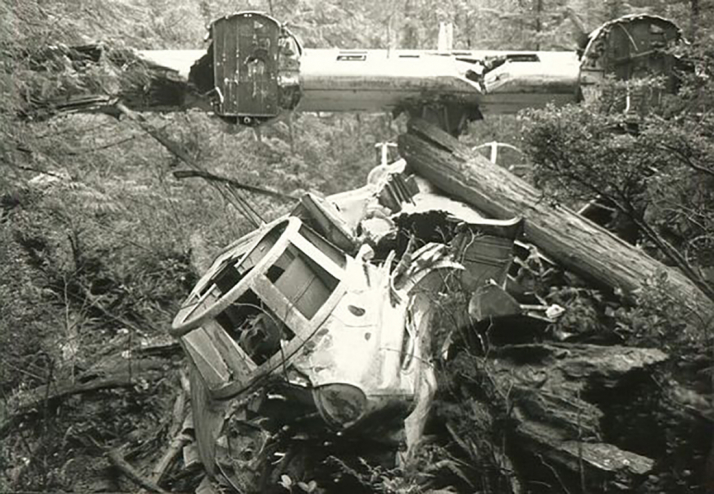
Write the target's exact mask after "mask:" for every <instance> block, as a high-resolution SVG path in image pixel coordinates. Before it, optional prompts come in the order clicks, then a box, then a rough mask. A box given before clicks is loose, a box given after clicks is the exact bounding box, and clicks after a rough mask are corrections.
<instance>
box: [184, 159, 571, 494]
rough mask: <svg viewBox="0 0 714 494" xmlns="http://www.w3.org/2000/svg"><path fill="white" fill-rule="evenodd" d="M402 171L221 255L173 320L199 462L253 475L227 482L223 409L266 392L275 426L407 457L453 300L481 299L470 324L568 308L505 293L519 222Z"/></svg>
mask: <svg viewBox="0 0 714 494" xmlns="http://www.w3.org/2000/svg"><path fill="white" fill-rule="evenodd" d="M403 168H404V163H403V162H401V163H397V164H394V165H391V166H389V167H388V168H387V169H382V170H378V172H377V173H375V174H373V176H372V180H373V182H372V183H370V184H368V185H367V186H366V187H364V188H363V189H359V190H357V191H352V192H347V193H343V194H338V195H336V196H332V197H331V198H329V200H323V199H319V198H317V197H316V196H314V195H311V194H308V195H306V196H305V197H304V198H303V199H302V201H301V203H300V205H299V206H298V207H297V208H296V209H295V211H293V213H292V214H291V215H290V216H289V217H287V218H281V219H279V220H277V221H274V222H272V223H270V224H268V225H265V226H263V227H261V228H260V229H258V230H257V231H255V232H253V233H251V234H249V235H247V236H245V237H244V238H242V239H240V240H239V241H237V242H236V243H234V244H232V245H231V246H229V247H228V248H227V249H225V250H224V251H223V252H222V253H221V254H220V255H218V256H217V258H216V260H215V261H214V263H213V265H212V266H211V268H210V269H209V270H208V271H207V273H206V274H205V275H204V276H203V277H202V279H201V280H200V281H199V282H198V284H197V285H196V287H195V288H194V290H193V291H192V293H191V295H190V296H189V297H188V299H187V300H186V302H185V303H184V304H183V308H182V309H181V311H180V312H179V313H178V314H177V316H176V318H175V319H174V323H173V328H172V333H173V334H174V335H175V336H177V337H180V338H181V343H182V345H183V347H184V349H185V351H186V353H187V354H188V355H189V357H190V359H191V362H192V365H193V369H194V374H193V381H192V400H193V401H192V403H193V406H194V421H195V427H196V435H197V439H198V447H199V450H200V452H201V457H202V460H203V462H204V465H206V467H207V468H208V471H209V472H214V471H215V469H216V468H217V470H218V471H219V472H220V473H222V474H223V476H224V477H226V478H228V479H229V480H230V482H231V483H232V484H233V485H234V487H236V488H238V489H239V490H243V489H245V488H246V486H245V485H243V484H242V481H243V480H244V475H245V472H243V473H237V472H233V468H234V463H233V461H234V460H235V458H231V457H230V454H229V453H228V450H227V449H226V448H227V447H228V446H227V442H226V441H230V434H231V428H230V425H229V424H231V422H230V418H228V417H227V416H226V415H224V413H226V412H225V411H224V410H222V409H221V406H218V407H217V406H216V404H218V403H221V404H223V407H224V408H225V409H229V410H231V411H230V413H236V411H235V410H232V407H231V406H230V404H231V403H235V402H239V403H243V402H244V401H243V400H241V397H244V396H246V395H251V393H252V395H253V396H255V395H256V389H262V393H258V394H260V395H261V396H262V398H263V399H264V400H266V401H270V400H271V399H272V400H273V401H275V402H277V411H278V414H279V415H286V413H285V411H284V410H282V408H297V409H298V410H297V411H295V416H293V417H291V419H292V421H294V420H296V419H297V418H300V417H312V420H313V421H316V420H317V421H320V422H321V423H322V424H323V425H322V426H321V427H324V428H328V429H332V430H334V431H336V432H340V433H342V432H344V431H350V432H352V431H357V434H374V433H378V434H380V435H381V436H382V437H383V438H384V440H385V441H392V443H393V446H394V447H395V448H396V447H397V446H399V445H403V446H405V447H406V452H405V455H406V456H405V457H408V455H409V454H410V448H412V447H413V446H414V445H415V444H416V443H417V441H418V440H419V439H420V438H421V433H422V429H423V426H424V421H425V419H426V415H427V412H428V409H429V405H430V402H431V399H432V397H433V394H434V392H435V389H436V378H435V375H434V369H433V364H432V363H431V357H430V353H431V337H432V333H433V331H434V327H435V325H438V324H440V323H439V322H438V321H436V320H435V316H436V315H437V314H438V313H439V308H438V305H439V304H446V302H445V301H444V296H445V294H446V292H447V291H448V290H458V291H463V292H464V293H472V294H473V295H472V296H471V297H470V299H469V300H466V304H467V305H468V306H469V308H470V311H471V314H472V316H473V317H474V318H475V319H476V320H487V319H489V318H492V317H499V316H503V317H506V316H524V317H537V318H540V319H543V320H550V319H549V318H550V317H557V315H559V313H560V311H561V310H562V309H560V308H559V307H557V306H556V307H541V306H523V305H521V304H519V303H518V302H517V301H516V300H515V299H514V298H513V297H512V296H510V295H509V294H508V293H507V292H506V291H505V290H504V287H505V285H506V279H507V274H508V271H509V268H510V267H511V264H512V258H513V244H514V241H515V239H516V238H517V237H519V236H520V234H521V232H522V226H523V225H522V220H521V219H513V220H506V221H498V220H489V219H485V218H483V217H481V216H480V215H479V214H478V213H477V212H476V211H474V210H473V209H470V208H468V207H467V206H464V205H463V204H460V203H458V202H455V201H451V200H449V199H448V198H446V197H444V196H442V195H439V194H435V193H433V192H430V189H431V187H430V186H429V184H428V183H427V182H425V181H423V180H420V179H417V178H416V177H414V176H406V175H405V174H404V173H403V171H400V169H402V170H403ZM397 253H399V256H398V258H397ZM455 316H456V317H457V318H462V319H463V318H464V317H468V316H467V315H466V313H465V312H464V313H463V314H455ZM273 407H276V405H273ZM215 408H218V409H219V410H220V411H218V412H216V413H217V414H216V415H211V414H210V413H206V412H205V411H204V410H211V409H215ZM266 408H267V410H270V408H271V406H270V405H269V404H267V405H266ZM242 412H243V413H245V410H243V411H242ZM273 412H275V409H274V410H273ZM263 413H266V414H267V415H270V411H267V412H263ZM288 415H290V413H288ZM287 423H288V424H289V423H291V420H288V421H287ZM233 450H234V451H240V448H235V446H234V448H233ZM231 472H233V475H232V474H231Z"/></svg>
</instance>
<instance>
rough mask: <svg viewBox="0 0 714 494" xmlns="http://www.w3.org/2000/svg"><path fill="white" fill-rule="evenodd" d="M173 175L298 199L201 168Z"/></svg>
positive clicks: (179, 177) (291, 199) (178, 177)
mask: <svg viewBox="0 0 714 494" xmlns="http://www.w3.org/2000/svg"><path fill="white" fill-rule="evenodd" d="M174 177H176V178H177V179H179V180H180V179H182V178H203V179H206V180H214V181H216V182H222V183H225V184H228V185H230V186H231V187H235V188H237V189H240V190H247V191H249V192H255V193H256V194H263V195H266V196H270V197H275V198H277V199H282V200H284V201H298V200H299V199H298V198H296V197H293V196H291V195H289V194H283V193H282V192H278V191H276V190H271V189H266V188H264V187H258V186H256V185H248V184H244V183H241V182H239V181H237V180H234V179H232V178H228V177H221V176H219V175H215V174H213V173H210V172H207V171H203V170H176V171H175V172H174Z"/></svg>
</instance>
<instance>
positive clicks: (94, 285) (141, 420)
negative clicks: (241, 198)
mask: <svg viewBox="0 0 714 494" xmlns="http://www.w3.org/2000/svg"><path fill="white" fill-rule="evenodd" d="M245 9H253V10H262V11H266V12H272V14H273V15H274V16H275V17H276V18H278V19H280V20H282V21H286V22H288V24H289V26H290V28H291V30H293V31H294V32H295V33H296V34H297V35H298V36H299V37H300V38H301V39H302V41H303V43H304V44H305V45H306V46H307V47H342V48H355V47H360V48H386V47H388V46H392V47H402V48H433V47H435V44H436V39H437V33H438V26H439V22H444V21H446V22H452V23H453V24H454V29H455V35H454V44H455V48H464V49H480V48H482V49H506V48H507V49H524V50H531V49H532V50H535V49H540V50H570V49H575V48H576V39H577V36H578V31H577V29H576V28H575V27H574V24H573V21H572V16H571V15H570V14H568V11H569V10H570V11H572V12H575V13H576V14H577V16H578V17H579V19H580V21H581V22H582V24H583V26H585V28H586V29H587V30H591V29H594V28H595V27H597V26H598V25H600V24H601V23H603V22H605V21H607V20H609V19H613V18H616V17H619V16H621V15H624V14H627V13H638V12H646V13H651V14H659V15H662V16H664V17H668V18H671V19H673V20H675V21H676V22H677V23H678V24H679V25H680V26H681V27H682V28H683V30H684V34H685V36H686V37H687V38H688V39H689V40H690V41H691V42H692V44H691V45H690V46H688V47H686V48H682V52H681V53H680V55H681V56H682V57H683V58H685V59H686V60H687V61H688V62H689V63H690V64H691V67H693V68H694V69H695V70H690V71H688V72H687V74H689V75H686V74H685V75H683V83H682V89H681V91H680V94H679V95H678V96H677V97H676V98H671V99H669V100H667V101H665V102H663V103H662V104H661V105H660V106H659V107H658V108H657V110H656V111H654V112H653V115H651V116H650V117H648V120H647V121H646V122H645V124H643V126H642V128H643V131H642V133H641V134H640V135H638V136H635V137H633V136H630V137H629V138H628V137H623V136H619V135H613V134H612V133H609V132H603V129H608V128H611V126H612V124H613V122H616V121H617V119H619V118H620V115H619V113H618V111H617V110H616V108H617V105H614V104H610V103H612V102H609V101H606V100H603V101H602V102H600V104H598V105H591V106H589V107H577V108H566V109H562V110H556V109H549V110H546V111H542V112H528V113H527V114H524V115H520V116H489V115H487V116H486V120H485V121H482V122H475V123H473V124H472V125H471V126H470V128H469V132H468V133H467V134H466V135H465V136H463V137H462V139H463V140H464V141H466V142H467V143H469V144H481V143H484V142H487V141H493V140H497V141H500V142H506V143H510V144H512V145H515V146H517V147H519V148H522V149H524V150H525V151H526V155H525V157H522V156H521V157H518V159H519V160H522V161H523V162H524V163H525V164H527V165H528V166H529V167H531V169H532V170H533V174H532V178H531V179H532V180H534V181H535V182H536V183H537V184H538V185H539V186H541V187H542V188H544V189H545V190H546V191H548V192H549V193H551V194H552V195H553V197H554V199H556V200H562V201H568V202H573V203H576V204H581V203H582V202H583V201H586V200H589V199H592V198H593V197H594V195H595V194H596V193H597V194H600V195H605V196H606V197H609V198H611V199H613V200H616V201H618V203H619V204H621V205H622V208H621V209H620V213H621V214H624V215H627V216H629V217H631V218H635V219H636V220H637V221H639V222H640V223H641V225H640V226H641V227H642V228H641V229H640V230H639V231H640V232H641V233H639V234H638V235H637V238H635V239H633V241H636V242H638V243H639V244H640V245H641V246H642V248H643V249H646V250H648V252H650V253H651V254H652V255H654V256H655V257H658V258H660V259H662V260H663V261H665V262H667V263H668V264H674V265H679V266H680V267H681V266H682V265H685V266H689V267H690V268H691V270H692V272H691V273H689V275H690V277H692V278H694V279H695V281H696V282H697V283H698V284H699V285H700V286H701V287H703V289H704V290H706V289H707V287H708V290H710V292H709V293H713V292H712V291H711V290H712V287H711V286H712V280H713V279H714V275H713V273H714V209H713V207H712V204H714V192H713V191H714V187H713V186H712V179H713V177H714V165H713V163H714V160H713V159H712V158H713V157H714V142H713V141H712V132H713V131H714V124H713V122H712V119H711V117H710V115H709V113H710V112H709V108H710V106H711V105H710V98H711V96H710V95H711V94H714V92H712V91H710V89H711V87H710V86H711V84H712V83H711V80H712V77H714V64H713V63H712V57H713V55H712V53H714V41H713V40H712V32H713V30H712V28H714V22H712V21H714V12H713V11H712V6H711V5H710V3H709V2H708V1H704V0H699V1H697V0H692V1H664V0H662V1H658V0H632V1H630V2H629V3H627V2H624V1H595V0H478V1H477V0H472V1H467V0H449V1H436V0H402V1H399V2H397V1H395V2H389V3H385V2H377V1H373V0H367V1H363V2H347V1H338V0H328V1H322V0H321V1H317V0H298V1H293V2H288V1H284V0H264V1H252V2H246V1H234V2H229V1H226V0H66V1H58V0H22V1H19V0H2V3H0V57H1V58H0V94H1V96H0V352H2V354H1V358H0V392H1V393H2V394H1V396H0V422H3V421H4V420H5V419H6V415H7V413H8V412H7V410H6V406H7V403H8V401H9V400H10V399H11V397H12V396H14V395H16V394H17V393H21V392H23V390H28V389H34V388H36V387H37V386H40V385H46V384H51V383H53V382H60V381H62V382H65V381H67V380H71V379H73V378H74V376H75V375H76V374H77V375H79V374H80V373H81V372H82V371H84V370H86V369H89V368H92V367H93V366H96V365H97V363H98V362H100V361H101V359H102V357H104V356H106V355H107V354H108V349H117V348H124V349H125V351H126V352H129V354H131V352H132V351H134V350H135V349H136V348H140V347H141V345H142V344H150V343H151V344H153V342H155V341H157V340H158V339H161V338H163V337H165V335H166V328H167V327H168V325H169V324H170V322H171V320H172V317H173V314H175V312H176V310H177V307H178V305H179V304H180V302H181V301H182V300H183V298H184V297H185V296H186V295H187V293H188V290H190V288H191V287H192V286H193V284H194V283H195V281H196V280H197V277H198V275H199V273H197V272H196V270H195V268H194V267H193V264H192V255H193V256H194V257H195V254H196V252H197V251H199V250H200V251H207V252H210V253H213V252H215V251H216V250H217V249H219V248H220V247H222V246H224V245H226V244H228V243H229V242H231V241H232V240H234V239H236V238H238V237H239V236H241V235H243V234H245V233H247V232H248V231H250V230H251V228H252V227H251V225H250V223H248V222H247V221H246V220H245V219H244V218H243V217H242V216H240V215H239V214H238V212H237V211H236V210H235V209H234V208H233V207H232V205H231V204H230V202H228V201H226V200H225V198H224V197H222V196H220V195H219V194H217V193H216V190H215V188H213V187H211V186H210V184H208V183H206V182H203V181H200V180H193V181H192V180H177V179H175V178H174V176H173V175H172V172H173V171H174V170H176V169H178V168H180V167H181V166H182V164H181V162H180V161H179V160H178V159H177V158H176V156H174V155H172V154H171V153H169V152H167V150H166V149H165V148H164V147H163V146H161V145H160V144H159V143H158V142H156V141H155V140H154V139H152V137H151V136H150V135H149V134H147V133H146V132H145V131H144V130H142V128H140V127H139V126H137V125H136V124H135V123H134V122H132V121H130V120H126V119H117V118H114V117H112V116H109V115H82V114H76V115H65V116H56V117H54V118H47V115H46V114H41V112H39V111H38V107H37V104H36V101H34V100H33V99H32V98H30V97H29V96H28V95H33V97H34V95H38V94H39V95H43V96H49V95H52V94H54V93H55V92H57V91H59V90H60V88H61V87H64V86H63V84H64V85H66V83H67V82H68V81H58V80H57V79H56V78H51V77H45V76H44V75H43V73H42V71H38V70H37V67H36V66H33V63H34V62H33V60H36V58H37V55H38V54H40V53H42V52H43V50H46V49H47V47H48V46H49V45H56V44H65V45H81V44H87V43H92V42H96V41H101V42H104V43H106V44H107V45H110V46H116V47H128V48H136V49H176V48H186V49H188V48H204V47H205V45H204V43H203V39H204V36H205V34H206V25H207V24H208V23H210V21H211V20H213V19H215V18H216V17H219V16H221V15H223V14H226V13H230V12H234V11H239V10H245ZM90 80H91V81H93V82H92V83H93V84H95V86H96V87H94V88H90V89H95V90H97V91H102V90H103V89H107V88H102V83H103V78H102V74H101V73H98V74H96V78H94V79H92V78H90ZM70 82H71V81H70ZM146 118H147V121H148V123H149V124H150V125H151V126H153V127H154V128H158V129H161V131H162V132H164V133H165V134H166V135H168V136H170V137H171V138H172V139H173V140H174V141H175V142H178V143H180V145H181V146H182V148H183V149H184V150H185V151H186V152H187V153H188V154H189V155H190V156H191V158H192V159H193V160H194V161H195V162H196V163H198V164H200V165H201V166H202V167H203V168H204V169H206V170H208V171H210V172H212V173H216V174H218V175H221V176H224V177H230V178H233V179H235V180H238V181H240V182H242V183H247V184H253V185H260V186H264V187H270V188H273V189H275V190H279V191H280V192H282V193H285V194H290V195H299V194H301V193H303V192H306V191H318V192H319V193H321V194H325V195H326V194H330V193H334V192H338V191H342V190H346V189H350V188H355V187H358V186H361V185H363V184H364V182H365V180H366V176H367V173H368V172H369V170H370V169H371V168H372V167H373V166H374V165H375V164H376V163H377V153H376V151H375V144H377V143H379V142H384V141H394V140H395V139H396V137H397V135H398V134H399V133H400V132H402V131H403V130H404V120H403V119H395V118H394V117H393V116H392V115H389V114H380V115H363V114H295V115H293V116H292V118H291V122H290V123H289V124H288V123H286V122H280V123H277V124H274V125H268V126H266V127H264V128H262V129H261V130H260V132H254V131H253V130H250V129H245V128H236V127H231V126H229V125H227V124H225V123H223V122H221V121H219V120H217V119H215V118H212V117H211V116H209V115H207V114H205V113H201V112H198V111H188V112H182V113H169V114H150V115H146ZM545 142H547V143H549V144H548V146H544V145H543V143H545ZM563 163H567V164H568V167H569V168H568V169H569V170H571V172H573V173H564V172H563V169H564V168H563V166H560V165H562V164H563ZM652 170H655V171H654V172H652ZM250 200H251V201H252V202H253V204H254V207H255V208H256V209H257V210H258V212H259V213H260V214H261V215H262V216H263V217H264V218H265V219H273V218H275V217H277V216H278V215H280V214H284V213H285V212H287V210H288V208H289V207H290V205H289V203H285V202H280V201H278V200H275V199H273V198H269V197H265V196H250ZM647 228H649V229H651V232H648V230H647ZM658 242H664V244H661V243H658ZM663 245H664V247H663ZM668 249H671V250H669V251H668ZM677 255H679V256H680V257H681V259H680V261H681V260H682V259H683V262H684V264H678V260H677V259H676V256H677ZM557 296H558V297H560V298H559V301H560V302H561V303H563V304H564V305H565V306H566V308H567V309H571V311H570V314H571V316H570V317H569V319H568V322H567V324H569V325H570V327H568V328H564V329H567V330H568V331H571V330H575V331H576V332H581V333H582V332H584V331H583V329H582V328H590V329H592V330H593V331H595V332H597V331H598V330H599V329H600V325H601V323H602V318H601V317H599V313H598V311H604V310H605V309H603V308H602V307H598V306H597V304H596V302H593V300H592V299H590V298H588V297H587V294H585V293H581V292H578V291H573V292H572V293H569V294H565V295H564V294H562V293H561V294H558V295H557ZM669 308H670V306H669V305H667V303H665V302H662V300H661V299H658V298H657V293H654V294H653V295H652V297H651V298H650V299H648V300H645V301H644V302H643V304H641V305H640V306H636V307H634V308H628V309H627V310H624V309H623V310H622V311H620V312H619V313H618V314H620V316H621V317H619V316H618V317H619V318H615V319H617V323H618V324H620V326H621V329H622V328H625V332H626V333H627V336H626V338H627V342H628V343H638V344H643V343H644V344H647V345H651V346H657V347H664V348H668V349H674V350H675V351H676V352H679V353H681V355H682V359H683V360H686V359H691V360H696V361H697V362H699V364H698V365H699V367H700V368H703V369H706V368H708V367H710V366H711V363H712V362H711V356H710V355H709V354H708V353H707V352H706V351H705V350H703V349H705V348H706V347H707V345H708V346H709V347H711V336H710V334H709V333H708V332H706V331H708V330H706V331H705V330H702V329H701V328H682V327H681V322H677V321H675V320H674V319H673V314H674V313H675V312H672V311H670V310H669ZM615 310H616V311H617V310H619V308H616V309H615ZM611 319H612V318H611ZM612 320H614V319H612ZM612 320H611V321H610V323H609V324H610V325H612V324H614V323H613V322H612ZM709 329H711V328H709ZM682 335H686V338H685V337H683V336H682ZM175 385H176V379H175V376H174V378H169V377H166V378H165V379H159V380H155V381H152V382H142V383H139V384H136V385H133V386H132V387H128V388H125V389H120V390H110V391H102V392H98V393H97V394H96V396H94V397H87V396H85V397H79V396H73V397H71V398H68V399H67V400H64V401H63V402H62V404H61V406H54V407H52V408H48V407H44V409H42V410H38V413H36V414H35V415H34V416H32V417H30V418H28V420H27V421H23V422H19V423H14V424H13V427H12V428H11V429H8V430H3V431H2V434H3V437H2V438H1V440H2V443H1V444H2V447H0V472H2V474H0V476H1V477H2V480H1V482H2V484H0V485H2V486H3V487H2V489H0V490H34V491H44V492H48V491H60V490H64V491H70V490H75V491H90V490H91V491H95V490H101V489H109V490H112V489H114V490H115V489H116V488H117V484H115V483H112V481H110V480H107V479H106V478H105V476H104V475H103V473H102V472H103V470H102V469H103V468H105V466H106V465H103V464H102V463H101V462H96V461H94V458H95V457H96V452H93V451H92V450H91V448H90V447H89V446H88V445H87V444H86V443H85V442H84V441H83V440H82V436H83V435H86V434H90V435H92V437H94V438H96V439H98V440H100V441H105V442H112V441H117V440H120V439H124V440H129V441H134V442H136V444H139V442H140V439H146V437H142V436H146V435H149V436H150V437H151V440H149V441H144V444H145V446H142V447H144V448H146V451H148V450H149V449H151V447H152V445H153V447H156V446H157V445H159V444H163V443H162V441H163V440H164V438H163V435H165V434H166V431H165V430H164V429H162V428H161V427H162V424H165V422H166V417H167V416H169V415H170V408H171V405H172V402H171V397H172V396H173V394H172V392H171V390H172V389H173V387H175ZM47 389H50V388H49V386H48V387H47ZM157 430H158V431H159V432H158V433H156V432H155V431H157ZM687 441H688V439H687V438H683V439H681V440H680V442H682V444H681V445H678V447H684V448H686V447H687ZM139 449H140V448H139ZM146 451H145V452H146ZM135 454H137V455H139V456H140V455H141V451H139V452H138V453H135ZM83 459H92V460H91V461H83ZM700 460H701V458H700ZM672 468H673V470H676V467H674V466H673V467H672ZM680 470H683V469H680ZM672 475H673V476H672V478H669V479H668V480H667V482H669V483H668V484H667V485H669V486H675V487H673V488H674V489H676V488H677V487H676V486H677V485H680V486H681V485H691V484H692V481H691V480H688V479H687V475H686V474H685V473H682V471H678V472H677V474H676V475H674V474H672ZM677 482H683V484H682V483H680V484H677ZM670 492H675V491H670ZM682 492H683V491H682Z"/></svg>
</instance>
